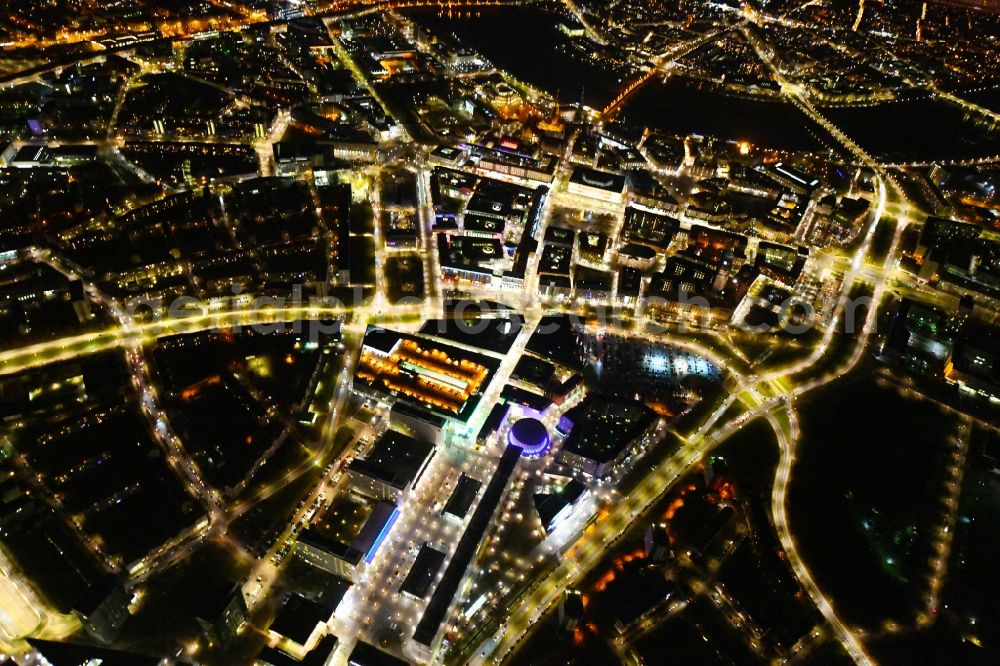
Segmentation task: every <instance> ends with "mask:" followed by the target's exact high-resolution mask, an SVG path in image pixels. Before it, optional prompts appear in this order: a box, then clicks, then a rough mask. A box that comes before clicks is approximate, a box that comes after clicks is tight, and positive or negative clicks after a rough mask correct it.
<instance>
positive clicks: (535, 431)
mask: <svg viewBox="0 0 1000 666" xmlns="http://www.w3.org/2000/svg"><path fill="white" fill-rule="evenodd" d="M507 442H508V443H509V444H514V445H515V446H520V447H521V449H522V451H521V455H522V456H524V457H526V458H534V457H537V456H540V455H543V454H544V453H545V452H546V451H548V450H549V444H550V440H549V431H548V430H546V429H545V424H544V423H542V422H541V421H539V420H538V419H533V418H524V419H521V420H519V421H518V422H517V423H515V424H514V425H512V426H511V427H510V432H508V433H507Z"/></svg>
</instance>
